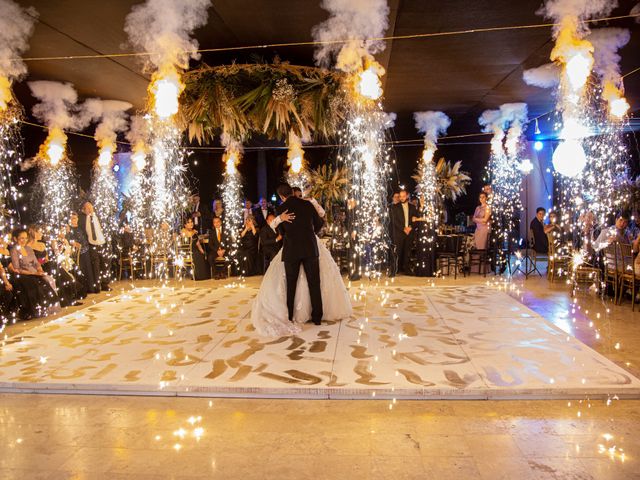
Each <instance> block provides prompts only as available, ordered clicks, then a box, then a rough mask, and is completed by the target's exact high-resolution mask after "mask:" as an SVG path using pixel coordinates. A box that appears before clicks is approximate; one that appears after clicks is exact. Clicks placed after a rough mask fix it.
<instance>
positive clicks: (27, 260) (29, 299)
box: [11, 229, 60, 319]
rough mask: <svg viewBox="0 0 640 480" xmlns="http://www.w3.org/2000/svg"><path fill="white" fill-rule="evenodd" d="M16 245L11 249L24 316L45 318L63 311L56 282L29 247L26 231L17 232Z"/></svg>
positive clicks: (19, 301)
mask: <svg viewBox="0 0 640 480" xmlns="http://www.w3.org/2000/svg"><path fill="white" fill-rule="evenodd" d="M13 239H14V246H13V248H12V249H11V269H12V271H13V272H14V274H15V276H16V279H17V283H18V285H19V286H18V288H17V295H18V303H19V304H20V307H21V317H23V318H25V319H27V318H34V317H42V316H46V315H49V314H52V313H56V312H58V311H60V301H59V299H58V294H57V293H56V290H55V281H54V280H53V278H52V277H50V276H49V275H47V274H46V273H45V272H44V270H42V266H41V265H40V262H38V259H37V258H36V256H35V254H34V253H33V250H32V249H31V247H28V246H27V242H28V241H29V235H28V233H27V231H26V230H25V229H17V230H15V231H14V233H13Z"/></svg>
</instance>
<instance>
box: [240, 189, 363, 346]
mask: <svg viewBox="0 0 640 480" xmlns="http://www.w3.org/2000/svg"><path fill="white" fill-rule="evenodd" d="M277 193H278V196H279V197H280V200H282V202H283V203H282V204H281V205H280V206H279V207H278V209H277V212H278V214H279V215H278V216H277V217H276V218H275V220H273V221H272V222H271V224H270V226H271V228H273V229H274V230H276V231H277V232H278V233H280V235H281V236H282V238H283V245H282V249H281V250H280V252H278V254H277V255H276V256H275V257H274V258H273V260H271V263H270V265H269V268H268V269H267V271H266V273H265V274H264V278H263V279H262V284H261V285H260V291H259V292H258V295H257V296H256V299H255V300H254V304H253V308H252V309H251V321H252V323H253V325H254V327H255V328H256V330H257V331H258V333H259V334H260V335H263V336H266V337H283V336H287V335H295V334H297V333H299V332H301V331H302V325H303V324H304V323H306V322H307V321H309V320H311V321H312V322H313V323H314V324H315V325H320V323H321V320H342V319H344V318H348V317H350V316H351V313H352V310H351V302H350V300H349V294H348V293H347V289H346V288H345V286H344V283H343V281H342V275H340V270H339V269H338V266H337V265H336V264H335V262H334V261H333V258H332V257H331V254H330V253H329V250H327V248H326V247H325V246H324V245H323V244H322V242H321V241H320V239H319V238H318V237H317V236H316V233H318V232H319V231H320V229H321V228H322V225H323V219H322V217H324V213H325V212H324V210H323V209H322V207H320V206H319V205H318V204H317V202H315V200H306V199H302V198H298V197H296V196H295V195H294V194H293V189H292V188H291V186H289V185H288V184H286V183H283V184H280V185H279V186H278V189H277Z"/></svg>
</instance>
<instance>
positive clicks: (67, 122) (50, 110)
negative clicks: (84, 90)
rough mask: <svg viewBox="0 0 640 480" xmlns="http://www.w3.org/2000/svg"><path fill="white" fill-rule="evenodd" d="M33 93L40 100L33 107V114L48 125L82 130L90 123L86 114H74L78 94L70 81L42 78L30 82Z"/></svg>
mask: <svg viewBox="0 0 640 480" xmlns="http://www.w3.org/2000/svg"><path fill="white" fill-rule="evenodd" d="M29 88H30V89H31V94H32V95H33V96H34V97H36V98H37V99H38V100H40V103H37V104H36V105H35V106H34V107H33V115H34V116H35V117H36V118H37V119H39V120H41V121H42V122H44V123H45V124H46V125H47V126H48V127H52V128H61V129H63V130H65V129H72V130H81V129H82V128H84V127H86V126H87V125H88V122H89V120H88V118H87V117H86V116H84V115H74V113H75V111H76V109H77V105H76V104H77V102H78V94H77V93H76V90H75V89H74V88H73V85H71V84H70V83H60V82H50V81H47V80H40V81H36V82H29Z"/></svg>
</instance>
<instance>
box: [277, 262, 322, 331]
mask: <svg viewBox="0 0 640 480" xmlns="http://www.w3.org/2000/svg"><path fill="white" fill-rule="evenodd" d="M300 264H302V267H303V268H304V273H305V275H306V276H307V284H308V285H309V295H310V297H311V320H313V322H315V323H318V322H320V320H322V294H321V293H320V262H319V260H318V257H306V258H301V259H299V260H294V261H286V262H284V270H285V273H286V276H287V308H288V310H289V320H291V321H293V308H294V302H295V299H296V286H297V284H298V275H299V273H300Z"/></svg>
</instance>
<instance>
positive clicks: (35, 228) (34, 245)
mask: <svg viewBox="0 0 640 480" xmlns="http://www.w3.org/2000/svg"><path fill="white" fill-rule="evenodd" d="M27 235H28V236H29V241H28V242H27V246H29V247H31V249H32V250H33V253H34V254H35V256H36V258H37V259H38V262H40V265H42V269H43V270H44V271H45V272H47V273H48V274H50V275H53V268H54V265H53V263H52V262H50V261H49V254H48V252H47V246H46V245H45V243H44V242H43V241H42V238H43V234H42V226H40V225H29V227H27Z"/></svg>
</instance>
